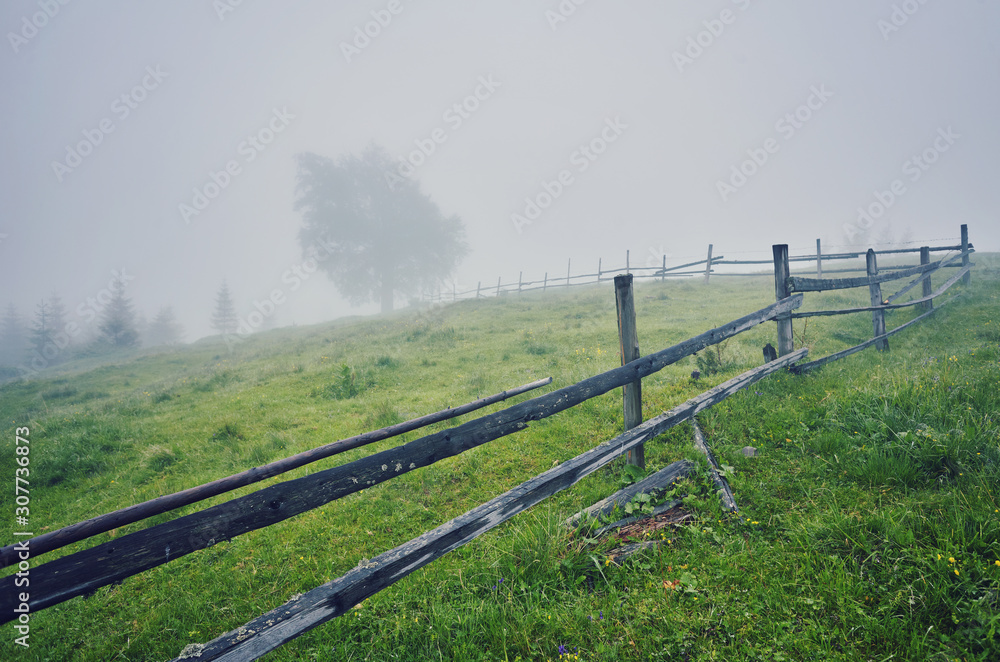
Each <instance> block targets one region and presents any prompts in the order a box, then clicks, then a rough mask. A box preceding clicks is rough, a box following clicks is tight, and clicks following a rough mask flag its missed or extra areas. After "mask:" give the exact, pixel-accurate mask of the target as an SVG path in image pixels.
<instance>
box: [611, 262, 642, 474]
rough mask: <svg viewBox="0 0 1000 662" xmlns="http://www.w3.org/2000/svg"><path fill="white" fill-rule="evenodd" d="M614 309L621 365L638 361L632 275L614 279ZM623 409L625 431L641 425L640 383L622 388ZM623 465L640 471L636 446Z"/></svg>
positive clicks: (640, 462) (640, 452)
mask: <svg viewBox="0 0 1000 662" xmlns="http://www.w3.org/2000/svg"><path fill="white" fill-rule="evenodd" d="M615 306H616V307H617V310H618V342H619V346H620V348H621V357H622V365H625V364H626V363H631V362H632V361H634V360H636V359H637V358H639V335H638V332H637V330H636V325H635V298H634V297H633V296H632V274H619V275H618V276H615ZM622 393H623V399H624V408H625V413H624V415H625V429H626V430H630V429H632V428H634V427H635V426H637V425H639V423H642V380H636V381H634V382H632V383H630V384H626V385H625V386H623V387H622ZM625 462H626V463H627V464H632V465H635V466H637V467H639V468H640V469H645V468H646V451H645V448H644V447H643V446H642V445H639V446H636V447H635V448H633V449H632V450H630V451H628V453H627V454H626V455H625Z"/></svg>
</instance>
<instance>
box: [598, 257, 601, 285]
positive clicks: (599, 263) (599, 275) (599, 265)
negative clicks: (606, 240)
mask: <svg viewBox="0 0 1000 662" xmlns="http://www.w3.org/2000/svg"><path fill="white" fill-rule="evenodd" d="M597 282H598V283H600V282H601V258H597Z"/></svg>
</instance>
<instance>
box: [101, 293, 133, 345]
mask: <svg viewBox="0 0 1000 662" xmlns="http://www.w3.org/2000/svg"><path fill="white" fill-rule="evenodd" d="M98 329H99V330H100V331H101V341H102V342H106V343H108V344H109V345H111V346H113V347H133V346H134V345H137V344H138V343H139V331H138V329H136V314H135V308H134V307H133V306H132V300H131V299H129V298H128V297H127V296H125V281H124V279H123V278H122V277H121V276H115V279H114V280H113V281H112V282H111V301H109V302H108V305H107V306H105V308H104V311H103V312H102V313H101V322H100V324H99V325H98Z"/></svg>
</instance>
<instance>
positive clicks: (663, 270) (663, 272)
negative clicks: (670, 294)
mask: <svg viewBox="0 0 1000 662" xmlns="http://www.w3.org/2000/svg"><path fill="white" fill-rule="evenodd" d="M660 269H661V272H660V282H661V283H662V282H664V281H666V280H667V256H666V255H664V256H663V266H662V267H660Z"/></svg>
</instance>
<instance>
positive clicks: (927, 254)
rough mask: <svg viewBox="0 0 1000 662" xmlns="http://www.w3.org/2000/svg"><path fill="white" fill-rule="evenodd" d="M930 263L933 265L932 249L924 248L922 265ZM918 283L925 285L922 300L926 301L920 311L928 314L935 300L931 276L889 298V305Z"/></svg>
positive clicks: (919, 279)
mask: <svg viewBox="0 0 1000 662" xmlns="http://www.w3.org/2000/svg"><path fill="white" fill-rule="evenodd" d="M930 263H931V251H930V248H929V247H927V246H924V247H923V248H921V249H920V264H930ZM941 266H942V267H943V266H944V263H943V262H942V263H941ZM917 281H920V282H921V283H923V287H922V288H921V294H922V295H923V297H922V298H923V299H924V301H923V302H921V305H920V309H921V310H922V311H924V312H925V313H926V312H927V311H928V310H930V309H931V308H933V307H934V299H933V297H931V275H930V274H924V275H923V276H920V277H919V278H917V279H916V280H915V281H913V282H912V283H910V284H909V285H907V286H906V287H904V288H903V289H902V290H900V291H899V292H896V293H895V294H893V295H892V296H891V297H889V303H892V302H893V301H895V299H896V297H899V296H901V294H902V293H903V292H906V291H908V290H909V289H910V288H911V287H913V286H914V285H916V284H917Z"/></svg>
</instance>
